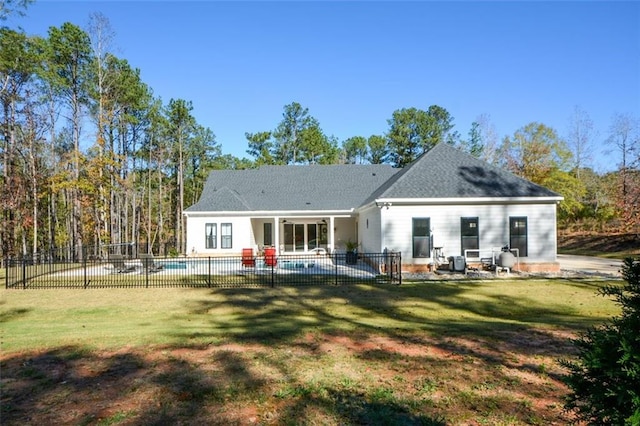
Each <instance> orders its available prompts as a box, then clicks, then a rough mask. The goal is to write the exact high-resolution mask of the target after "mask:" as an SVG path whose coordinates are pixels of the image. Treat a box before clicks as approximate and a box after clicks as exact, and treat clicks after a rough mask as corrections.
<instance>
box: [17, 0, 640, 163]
mask: <svg viewBox="0 0 640 426" xmlns="http://www.w3.org/2000/svg"><path fill="white" fill-rule="evenodd" d="M94 12H101V13H102V14H104V15H105V16H106V17H107V18H108V19H109V21H110V24H111V27H112V29H113V30H114V32H115V34H116V38H115V40H114V46H115V49H114V50H115V53H116V55H118V56H119V57H121V58H124V59H127V60H128V61H129V63H130V64H131V65H132V66H133V67H136V68H139V69H140V70H141V76H142V79H143V81H144V82H145V83H146V84H148V85H149V86H150V87H151V88H152V89H153V91H154V94H155V95H156V96H158V97H161V98H162V99H163V101H164V102H165V103H168V101H169V99H171V98H182V99H185V100H188V101H192V102H193V106H194V111H193V114H194V116H195V117H196V120H197V121H198V123H200V124H201V125H203V126H206V127H209V128H210V129H211V130H212V131H213V132H214V133H215V134H216V139H217V141H218V142H219V143H220V144H221V145H222V150H223V152H224V153H225V154H233V155H236V156H240V157H243V156H248V154H246V149H247V141H246V139H245V137H244V133H245V132H258V131H265V130H272V129H274V128H275V127H276V125H277V124H278V122H279V121H280V119H281V117H282V109H283V106H284V105H286V104H289V103H291V102H294V101H295V102H299V103H300V104H302V105H303V106H305V107H307V108H309V112H310V114H311V115H312V116H314V117H315V118H317V119H318V120H319V121H320V124H321V127H322V128H323V130H324V131H325V133H327V134H329V135H334V136H336V137H337V138H338V139H339V140H341V141H342V140H344V139H346V138H348V137H351V136H358V135H360V136H369V135H371V134H383V133H384V132H385V131H386V130H387V129H388V123H387V120H388V119H389V118H390V117H391V115H392V113H393V111H394V110H396V109H399V108H405V107H406V108H408V107H416V108H420V109H427V108H428V107H429V106H430V105H433V104H436V105H440V106H442V107H444V108H446V109H447V110H448V111H449V112H450V113H451V115H452V116H453V117H454V119H455V120H454V124H455V125H456V127H455V130H457V131H458V132H460V133H461V134H462V135H464V136H466V135H467V132H468V130H469V128H470V125H471V123H472V122H473V121H474V120H476V118H477V117H478V116H479V115H480V114H488V115H489V116H490V118H491V123H492V124H493V125H494V126H495V129H496V131H497V133H498V135H499V136H500V139H502V137H503V136H505V135H512V134H513V133H514V132H515V131H516V130H517V129H518V128H520V127H522V126H524V125H526V124H527V123H529V122H532V121H538V122H541V123H544V124H546V125H548V126H551V127H553V128H555V129H556V130H557V131H558V133H559V134H560V135H561V136H566V135H567V133H568V131H569V119H570V116H571V114H572V112H573V109H574V107H575V106H576V105H577V106H579V107H580V108H582V109H583V110H585V111H586V112H587V113H588V114H589V115H590V116H591V119H592V120H593V121H594V125H595V130H596V132H597V135H596V138H595V139H594V158H595V159H596V160H595V161H596V163H595V164H594V167H596V169H599V170H606V169H612V168H613V167H614V165H615V163H616V162H617V158H616V156H615V155H613V154H610V155H607V154H603V153H602V151H603V150H605V148H604V147H603V144H602V142H603V141H604V140H605V139H606V137H607V136H608V132H609V126H610V123H611V118H612V116H613V114H614V113H628V114H632V115H634V116H636V117H638V116H640V3H637V2H606V3H605V2H531V3H529V2H447V3H443V2H268V1H262V2H215V1H199V2H168V1H142V2H129V1H127V2H124V1H122V2H115V1H111V2H100V1H84V2H78V1H75V2H61V1H43V0H40V1H37V0H36V3H34V4H32V5H31V6H30V7H29V8H28V9H27V15H26V16H25V17H22V18H17V17H14V18H12V19H11V20H10V21H9V22H8V25H10V26H12V27H15V26H21V27H22V28H23V29H24V30H25V31H26V32H27V33H28V34H31V35H36V34H37V35H46V32H47V29H48V28H49V27H50V26H60V25H61V24H62V23H63V22H66V21H68V22H72V23H74V24H76V25H78V26H81V27H83V28H85V27H86V25H87V23H88V21H89V15H90V14H91V13H94Z"/></svg>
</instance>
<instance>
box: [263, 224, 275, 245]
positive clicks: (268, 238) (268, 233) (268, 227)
mask: <svg viewBox="0 0 640 426" xmlns="http://www.w3.org/2000/svg"><path fill="white" fill-rule="evenodd" d="M263 229H264V238H263V239H262V243H263V244H264V246H265V247H267V246H272V245H273V223H271V222H265V223H264V227H263Z"/></svg>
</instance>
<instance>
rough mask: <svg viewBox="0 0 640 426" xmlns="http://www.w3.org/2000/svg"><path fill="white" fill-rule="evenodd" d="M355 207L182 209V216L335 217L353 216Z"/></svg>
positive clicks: (256, 217)
mask: <svg viewBox="0 0 640 426" xmlns="http://www.w3.org/2000/svg"><path fill="white" fill-rule="evenodd" d="M355 212H356V211H355V209H350V210H295V211H294V210H291V211H265V210H260V211H197V212H190V211H183V212H182V214H183V215H184V216H192V217H197V216H242V217H251V218H255V219H259V218H272V217H274V216H279V217H299V218H314V217H318V216H335V217H353V215H354V213H355Z"/></svg>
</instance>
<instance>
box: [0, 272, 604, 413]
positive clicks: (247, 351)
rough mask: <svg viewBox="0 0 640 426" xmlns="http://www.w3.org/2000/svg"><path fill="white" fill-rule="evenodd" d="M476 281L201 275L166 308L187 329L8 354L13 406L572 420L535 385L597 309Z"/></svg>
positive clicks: (547, 381) (552, 386) (6, 384)
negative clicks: (207, 279)
mask: <svg viewBox="0 0 640 426" xmlns="http://www.w3.org/2000/svg"><path fill="white" fill-rule="evenodd" d="M477 285H478V284H477V283H465V282H458V283H428V284H425V285H412V286H407V287H395V286H346V287H328V286H327V287H320V288H305V289H296V290H295V291H294V290H291V289H289V290H286V289H228V290H215V291H212V292H210V291H202V290H198V291H201V292H202V294H203V297H202V298H201V299H200V300H198V301H197V302H195V303H191V304H189V305H188V306H186V308H185V313H180V314H175V315H172V316H169V317H168V319H167V321H171V322H173V323H175V324H176V327H172V328H173V329H177V330H183V331H180V332H177V333H174V335H173V336H172V337H173V338H174V339H175V340H174V341H175V342H177V343H175V344H173V345H167V346H165V347H162V348H157V347H156V348H152V349H150V350H147V349H145V348H140V349H124V350H121V351H112V352H98V351H95V350H87V349H83V348H81V347H75V346H70V347H63V348H58V349H55V350H50V351H45V352H39V353H33V354H29V353H26V354H25V353H20V354H14V355H9V356H5V357H4V358H3V359H2V412H1V413H0V414H1V415H2V417H1V418H0V420H1V422H2V424H7V425H14V424H15V425H18V424H20V425H22V424H97V423H99V422H103V423H105V424H107V423H111V424H116V423H124V424H130V425H138V424H139V425H143V424H144V425H148V424H151V425H160V424H178V423H183V424H198V423H199V424H241V423H247V422H248V421H255V422H256V423H258V424H259V423H261V422H262V423H268V422H270V421H271V422H280V423H287V422H290V423H291V422H296V421H299V422H304V421H305V420H309V421H310V422H312V421H314V420H318V419H319V420H320V422H322V420H326V421H328V422H331V421H334V420H335V422H337V423H342V424H384V423H385V422H387V424H444V423H445V421H446V420H449V419H453V420H450V421H455V420H456V419H457V417H456V416H457V415H458V414H456V410H458V411H463V412H465V413H467V414H466V415H467V416H470V418H473V417H474V416H475V417H477V418H485V419H488V420H487V422H488V423H491V421H492V420H500V421H502V420H504V418H505V417H508V416H512V417H511V418H512V419H513V418H515V419H517V421H521V422H523V423H527V422H533V421H536V422H538V423H541V424H542V423H552V422H556V423H557V422H560V423H562V422H563V421H564V420H566V419H565V418H563V417H561V415H560V414H558V412H559V409H552V408H548V407H545V408H540V407H539V406H535V404H533V403H531V401H533V400H535V399H536V398H537V397H538V396H539V395H544V396H545V398H547V400H548V398H551V399H553V395H555V396H556V399H557V400H560V397H559V396H558V395H560V393H561V391H562V389H561V386H560V384H559V383H558V381H559V375H558V373H557V371H556V370H555V369H554V368H553V367H552V366H550V365H548V364H549V363H550V362H552V361H553V359H556V358H559V357H565V356H570V355H571V354H572V346H571V345H570V344H569V343H568V338H567V336H566V335H563V334H561V333H557V332H555V331H554V328H555V327H557V326H567V327H569V328H570V327H574V326H576V327H578V326H579V327H584V326H585V325H588V324H590V322H591V321H593V320H592V319H591V318H588V317H585V316H582V315H581V314H580V313H579V312H578V311H576V310H573V309H572V308H570V307H567V306H565V305H562V304H558V305H552V306H546V307H545V306H531V305H532V299H530V298H528V297H526V296H522V297H519V298H515V299H514V298H506V299H505V298H504V297H502V296H501V295H499V294H497V295H495V294H494V295H493V296H487V297H486V298H485V299H483V300H481V301H475V302H474V303H473V304H471V303H469V298H468V296H469V294H470V293H473V291H474V290H475V289H476V288H477ZM214 294H215V296H216V297H207V295H214ZM221 294H222V296H223V297H222V298H220V297H218V296H220V295H221ZM220 309H222V310H224V311H225V312H231V313H232V315H231V316H223V317H220V316H219V315H217V314H218V312H220ZM438 309H442V310H443V311H445V310H446V311H448V312H449V317H447V319H446V320H442V319H439V318H438V316H437V315H432V313H433V311H434V310H435V311H436V312H437V311H438ZM451 312H453V315H452V314H451ZM196 319H197V321H195V320H196ZM192 320H193V321H192ZM189 323H191V324H193V323H197V324H199V325H197V326H187V324H189ZM183 326H184V327H183ZM191 342H193V344H192V343H191ZM203 342H205V343H203ZM206 342H217V343H216V344H211V343H206ZM341 353H342V354H341ZM340 364H344V366H343V367H342V368H343V370H339V369H338V367H337V366H339V365H340ZM336 369H338V370H336ZM320 370H323V371H320ZM325 370H326V371H325ZM334 376H335V377H334ZM435 394H440V395H441V396H440V398H439V399H438V398H436V396H435ZM513 395H518V397H517V398H519V399H521V400H522V402H518V400H517V398H516V397H515V396H513ZM545 398H543V399H545ZM495 413H498V414H495ZM492 416H493V417H492ZM500 416H503V417H500Z"/></svg>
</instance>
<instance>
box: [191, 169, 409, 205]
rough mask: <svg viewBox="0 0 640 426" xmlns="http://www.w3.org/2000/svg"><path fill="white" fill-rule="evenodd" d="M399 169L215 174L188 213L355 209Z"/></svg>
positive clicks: (212, 174) (286, 170)
mask: <svg viewBox="0 0 640 426" xmlns="http://www.w3.org/2000/svg"><path fill="white" fill-rule="evenodd" d="M398 171H399V170H398V169H395V168H393V167H391V166H390V165H386V164H366V165H358V164H341V165H326V166H325V165H323V166H320V165H309V166H262V167H259V168H256V169H247V170H214V171H212V172H211V173H210V174H209V177H208V179H207V182H206V183H205V186H204V189H203V192H202V196H201V197H200V200H199V201H198V202H197V203H196V204H194V205H193V206H191V207H189V208H188V209H186V211H188V212H194V211H304V210H316V211H317V210H351V209H354V208H356V207H359V206H360V205H362V204H363V202H364V201H365V200H366V199H367V197H369V196H370V195H371V194H372V193H373V192H374V191H375V190H376V189H377V188H379V187H380V186H381V185H382V184H383V183H384V182H386V181H388V180H389V178H390V177H391V176H393V175H394V174H396V173H397V172H398ZM231 194H233V197H232V196H231Z"/></svg>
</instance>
